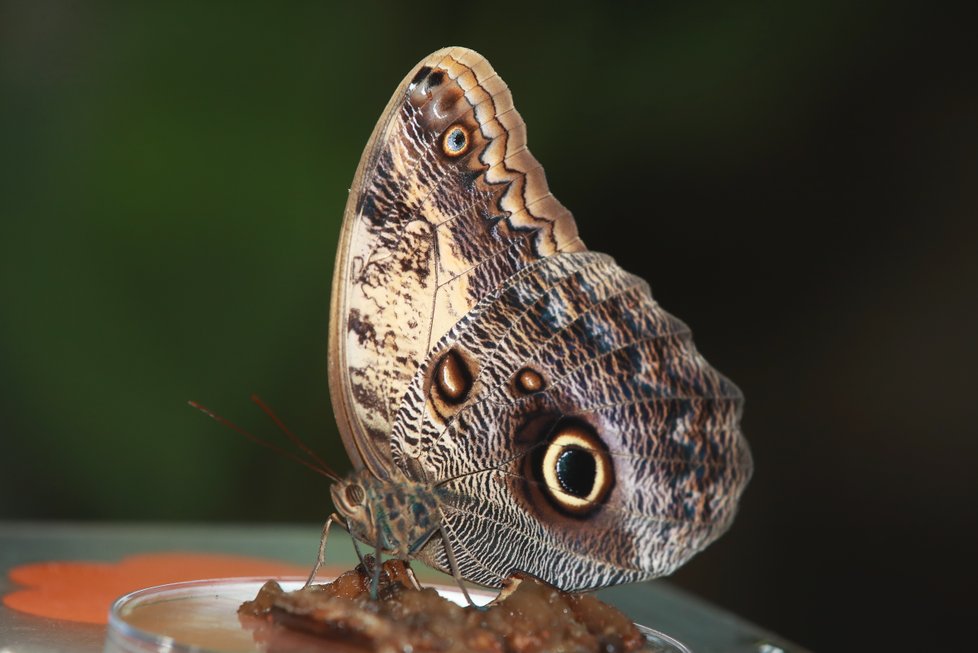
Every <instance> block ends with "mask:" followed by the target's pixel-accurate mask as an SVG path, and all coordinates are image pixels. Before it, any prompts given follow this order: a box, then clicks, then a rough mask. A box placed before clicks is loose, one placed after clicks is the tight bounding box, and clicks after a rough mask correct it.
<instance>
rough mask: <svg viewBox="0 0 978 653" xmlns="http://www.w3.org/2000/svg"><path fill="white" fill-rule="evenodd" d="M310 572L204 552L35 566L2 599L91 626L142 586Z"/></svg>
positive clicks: (21, 570) (19, 571)
mask: <svg viewBox="0 0 978 653" xmlns="http://www.w3.org/2000/svg"><path fill="white" fill-rule="evenodd" d="M307 573H309V568H308V567H304V566H299V565H294V564H289V563H285V562H279V561H276V560H267V559H264V558H252V557H248V556H237V555H222V554H208V553H147V554H142V555H135V556H130V557H127V558H123V559H122V560H120V561H119V562H58V561H52V562H37V563H32V564H27V565H21V566H19V567H14V568H13V569H11V570H10V580H12V581H13V582H15V583H17V584H18V585H24V586H25V589H20V590H16V591H13V592H11V593H9V594H7V595H6V596H4V597H3V603H4V605H6V606H7V607H8V608H11V609H13V610H18V611H20V612H26V613H28V614H32V615H36V616H39V617H49V618H51V619H63V620H65V621H76V622H81V623H90V624H104V623H106V621H107V617H108V612H109V607H110V606H111V605H112V602H113V601H114V600H115V599H117V598H119V597H120V596H122V595H123V594H128V593H129V592H133V591H135V590H138V589H142V588H144V587H151V586H153V585H162V584H164V583H177V582H181V581H190V580H200V579H205V578H229V577H240V576H260V577H264V576H267V577H269V578H272V577H280V576H304V575H306V574H307Z"/></svg>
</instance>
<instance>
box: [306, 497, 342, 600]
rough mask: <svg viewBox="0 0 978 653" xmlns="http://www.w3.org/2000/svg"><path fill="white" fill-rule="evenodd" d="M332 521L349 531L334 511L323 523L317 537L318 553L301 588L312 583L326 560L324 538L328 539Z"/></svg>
mask: <svg viewBox="0 0 978 653" xmlns="http://www.w3.org/2000/svg"><path fill="white" fill-rule="evenodd" d="M334 521H335V522H336V523H337V524H339V525H340V526H342V527H343V528H344V529H346V530H347V532H349V529H348V528H346V524H345V522H344V521H343V518H342V517H340V516H339V515H337V514H336V513H335V512H334V513H333V514H332V515H330V516H329V518H328V519H327V520H326V523H325V524H324V525H323V534H322V535H321V536H320V537H319V555H318V556H317V557H316V564H315V565H313V568H312V571H311V572H309V578H307V579H306V584H305V585H303V586H302V587H303V588H306V587H309V586H310V585H312V581H314V580H316V574H318V573H319V569H320V567H322V566H323V563H324V562H325V561H326V540H327V539H329V527H330V526H332V525H333V522H334Z"/></svg>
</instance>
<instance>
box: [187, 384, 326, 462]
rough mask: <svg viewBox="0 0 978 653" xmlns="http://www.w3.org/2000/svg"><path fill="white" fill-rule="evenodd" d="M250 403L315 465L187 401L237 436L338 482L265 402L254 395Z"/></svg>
mask: <svg viewBox="0 0 978 653" xmlns="http://www.w3.org/2000/svg"><path fill="white" fill-rule="evenodd" d="M251 401H253V402H254V403H255V404H257V405H258V407H259V408H261V409H262V411H263V412H264V413H265V414H266V415H268V416H269V417H271V418H272V421H273V422H275V424H276V426H278V427H279V428H280V429H281V430H282V432H283V433H285V436H286V437H287V438H288V439H289V441H290V442H292V443H293V444H294V445H296V446H297V447H299V449H300V450H301V451H302V452H303V453H304V454H306V455H307V456H309V457H310V458H312V460H313V462H314V463H315V464H313V463H311V462H309V461H308V460H306V459H305V458H301V457H299V456H297V455H295V454H294V453H292V452H291V451H286V450H285V449H283V448H282V447H280V446H278V445H276V444H273V443H271V442H269V441H268V440H264V439H262V438H260V437H258V436H257V435H255V434H253V433H251V432H250V431H246V430H245V429H243V428H241V427H240V426H238V425H237V424H235V423H234V422H232V421H231V420H229V419H227V418H226V417H223V416H221V415H218V414H217V413H215V412H214V411H212V410H211V409H209V408H207V407H205V406H202V405H201V404H199V403H197V402H196V401H188V402H187V403H188V404H190V405H191V406H192V407H194V408H196V409H197V410H199V411H200V412H202V413H204V414H205V415H207V416H208V417H210V418H211V419H213V420H214V421H215V422H218V423H220V424H223V425H224V426H227V427H228V428H230V429H232V430H234V431H237V432H238V433H239V434H241V435H243V436H244V437H246V438H247V439H249V440H251V441H252V442H254V443H255V444H257V445H259V446H262V447H265V448H266V449H271V450H272V451H274V452H275V453H277V454H279V455H282V456H285V457H286V458H288V459H289V460H292V461H293V462H297V463H299V464H300V465H303V466H304V467H308V468H309V469H311V470H312V471H314V472H316V473H317V474H319V475H320V476H325V477H326V478H328V479H330V480H333V481H339V480H340V476H339V474H337V473H336V472H334V471H333V470H332V468H330V466H329V465H327V464H326V462H325V461H323V459H322V458H320V457H319V456H318V455H317V454H316V452H314V451H313V450H312V449H310V448H309V446H308V445H307V444H306V443H305V442H303V441H302V440H301V439H300V438H299V437H298V436H297V435H295V434H294V433H292V431H290V430H289V429H288V427H286V426H285V424H284V423H283V422H282V420H280V419H279V418H278V416H277V415H276V414H275V413H274V412H273V411H272V409H271V408H269V407H268V405H267V404H265V402H263V401H262V400H261V398H260V397H259V396H258V395H256V394H254V395H251Z"/></svg>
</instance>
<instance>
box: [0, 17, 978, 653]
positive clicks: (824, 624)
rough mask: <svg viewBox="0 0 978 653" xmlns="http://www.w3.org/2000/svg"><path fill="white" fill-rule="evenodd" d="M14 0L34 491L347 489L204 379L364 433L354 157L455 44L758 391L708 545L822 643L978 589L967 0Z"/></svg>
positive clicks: (136, 512) (849, 644) (977, 260)
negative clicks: (507, 90)
mask: <svg viewBox="0 0 978 653" xmlns="http://www.w3.org/2000/svg"><path fill="white" fill-rule="evenodd" d="M0 7H2V9H0V211H2V213H0V217H2V231H0V434H2V444H3V448H2V452H0V518H7V519H10V518H18V519H24V518H26V519H73V520H113V521H116V520H174V521H207V522H213V521H255V522H258V521H283V522H284V521H289V522H292V521H301V522H313V521H317V520H321V519H323V518H324V517H325V515H326V514H327V513H328V511H329V510H330V508H329V505H328V499H327V497H328V487H327V482H326V481H325V480H324V479H321V478H318V477H316V476H314V475H312V474H310V473H308V472H307V471H306V470H304V469H303V468H301V467H299V466H297V465H296V464H294V463H292V462H290V461H288V460H285V459H282V458H280V457H277V456H274V455H271V454H269V453H268V452H266V451H265V450H262V449H259V448H258V447H255V446H253V445H251V444H249V443H247V442H245V441H244V440H243V439H242V438H240V437H239V436H237V435H235V434H234V433H233V432H232V431H230V430H228V429H225V428H222V427H220V426H218V425H216V424H215V423H213V422H212V421H210V420H208V419H207V418H206V417H204V416H202V415H201V414H200V413H198V412H196V411H194V410H192V409H190V408H189V407H187V405H186V401H187V400H188V399H197V400H199V401H201V402H202V403H204V404H206V405H208V406H210V407H212V408H215V409H217V410H219V411H220V412H222V413H224V414H226V415H227V416H228V417H230V418H232V419H234V420H236V421H238V422H240V423H241V424H243V425H245V426H247V427H249V428H251V429H254V430H255V431H257V432H259V433H261V434H263V435H266V436H270V437H276V432H275V429H274V427H273V425H272V424H271V423H270V422H269V420H268V419H266V418H265V417H264V416H263V415H262V414H260V412H259V411H258V410H257V409H255V408H254V407H253V406H251V405H250V404H249V403H248V397H249V394H250V393H251V392H258V393H259V394H261V395H262V396H263V397H264V398H265V399H266V401H268V403H270V404H271V405H272V406H273V407H275V408H276V410H277V411H278V412H279V413H280V414H281V415H282V416H283V418H284V419H285V421H286V422H287V423H288V424H289V425H291V426H292V427H293V429H294V430H295V431H297V432H298V433H300V434H302V435H303V436H304V437H305V438H306V439H307V440H308V441H309V442H310V443H311V444H312V445H313V446H314V447H315V448H316V449H317V450H319V451H320V452H322V453H323V455H324V456H325V457H327V458H328V459H329V460H331V461H335V463H336V466H337V467H339V468H342V469H346V466H347V463H346V461H345V454H344V453H343V451H342V448H341V446H340V445H339V442H338V438H337V434H336V428H335V426H334V423H333V418H332V414H331V410H330V405H329V401H328V394H327V387H326V373H325V368H326V330H327V312H328V301H329V285H330V277H331V274H332V265H333V254H334V249H335V244H336V237H337V233H338V230H339V225H340V219H341V216H342V210H343V206H344V203H345V200H346V190H347V188H348V185H349V183H350V180H351V179H352V176H353V172H354V169H355V167H356V165H357V161H358V158H359V156H360V152H361V150H362V148H363V145H364V143H365V142H366V139H367V137H368V135H369V133H370V130H371V128H372V126H373V124H374V121H375V120H376V119H377V117H378V116H379V114H380V111H381V109H382V108H383V107H384V104H385V103H386V101H387V99H388V97H389V96H390V94H391V93H392V92H393V90H394V86H395V84H396V83H397V82H398V81H399V80H400V79H401V77H402V76H403V75H404V74H405V73H406V72H407V71H408V70H409V69H410V68H411V67H412V66H413V65H414V64H415V63H416V61H417V60H418V59H420V58H421V57H422V56H424V55H425V54H427V53H428V52H430V51H432V50H435V49H437V48H439V47H441V46H444V45H454V44H458V45H467V46H469V47H473V48H475V49H477V50H479V51H481V52H482V53H483V54H485V55H486V56H488V57H489V59H490V60H491V61H492V63H493V64H494V66H495V68H496V69H497V70H498V71H499V73H500V74H501V75H502V76H503V77H504V78H505V79H506V80H507V81H508V83H509V85H510V87H511V88H512V89H513V93H514V96H515V98H516V101H517V105H518V106H519V109H520V111H521V112H522V114H523V116H524V118H525V120H526V122H527V124H528V125H529V134H530V144H531V147H532V149H533V151H534V153H535V154H536V156H537V157H538V158H539V159H540V160H541V161H542V162H543V163H544V165H545V166H546V167H547V171H548V177H549V179H550V182H551V187H552V188H553V189H554V192H555V194H556V195H558V196H559V197H560V198H561V200H562V201H563V202H564V203H565V204H566V205H567V206H568V207H569V208H571V210H573V211H574V212H575V214H576V216H577V218H578V222H579V225H580V231H581V233H582V235H583V237H584V239H585V241H586V242H587V243H588V244H589V245H590V246H591V247H592V248H593V249H598V250H603V251H607V252H610V253H612V254H613V255H614V256H615V257H616V258H617V259H618V260H619V262H620V263H622V265H623V266H624V267H625V268H626V269H629V270H631V271H634V272H636V273H638V274H640V275H642V276H644V277H646V278H647V279H649V280H650V282H651V284H652V288H653V291H654V293H655V295H656V297H657V298H658V299H659V301H660V302H661V303H662V304H663V305H664V306H665V307H666V308H667V309H669V310H670V311H672V312H674V313H676V314H677V315H679V316H680V317H682V318H683V319H684V320H685V321H686V322H688V323H689V324H690V325H691V326H692V327H693V330H694V332H695V333H696V335H697V343H698V344H699V347H700V349H701V350H702V351H703V352H704V354H705V355H706V356H707V357H708V358H709V359H710V361H711V362H713V363H714V364H715V365H716V366H717V367H718V368H719V369H721V370H722V371H724V372H725V373H727V374H728V375H729V376H730V377H731V378H732V379H734V380H735V381H736V382H737V383H738V384H739V385H740V386H741V387H742V388H743V390H744V392H745V394H746V396H747V411H746V416H745V420H744V428H745V431H746V433H747V436H748V439H749V440H750V442H751V445H752V447H753V451H754V456H755V460H756V468H757V469H756V474H755V478H754V480H753V482H752V484H751V486H750V487H749V488H748V492H747V494H746V495H745V498H744V502H743V506H742V511H741V516H740V517H739V519H738V521H737V523H735V525H734V528H733V529H732V530H731V532H730V533H729V535H727V536H726V537H724V538H723V539H721V540H720V541H719V542H718V543H717V544H716V545H714V546H713V547H712V548H710V549H709V550H708V551H706V552H705V553H703V554H702V555H700V556H699V557H697V558H696V559H695V560H694V561H693V562H691V563H690V564H689V565H688V566H687V567H686V568H685V569H683V570H682V571H681V572H680V573H679V574H677V576H676V577H675V581H676V582H678V583H679V584H681V585H683V586H685V587H687V588H689V589H691V590H693V591H695V592H697V593H699V594H701V595H703V596H705V597H708V598H710V599H712V600H715V601H717V602H719V603H721V604H722V605H724V606H726V607H728V608H730V609H731V610H733V611H735V612H737V613H739V614H742V615H744V616H746V617H749V618H751V619H753V620H755V621H757V622H759V623H761V624H762V625H764V626H767V627H769V628H772V629H774V630H777V631H779V632H781V633H783V634H784V635H786V636H788V637H790V638H793V639H796V640H798V641H800V642H801V643H804V644H807V645H810V646H812V647H817V648H821V649H825V650H845V649H849V648H854V647H855V645H856V644H857V643H862V644H864V645H867V646H868V648H869V649H870V650H881V649H882V648H883V646H884V644H886V643H898V645H899V646H900V648H903V646H909V645H910V644H913V643H919V642H922V641H924V639H925V638H926V637H927V636H928V634H929V633H931V634H933V633H936V634H937V637H938V638H945V639H947V640H950V639H951V638H953V632H954V628H955V624H958V625H961V623H967V621H959V620H965V619H967V617H966V615H970V614H971V611H970V610H969V611H968V612H966V608H968V607H970V608H973V607H974V605H975V603H974V598H973V596H974V595H973V593H972V594H970V595H967V594H959V592H963V590H965V589H966V588H969V587H970V585H969V583H970V581H971V579H972V577H971V576H970V572H971V569H972V567H971V563H970V562H966V558H971V557H973V556H974V551H975V544H976V539H978V538H976V528H978V527H976V521H978V520H976V514H975V513H976V506H978V483H976V480H975V479H976V474H975V461H976V455H975V454H976V448H978V444H976V442H978V428H976V419H978V408H976V406H978V400H976V398H975V394H976V393H975V390H976V385H978V384H976V380H975V376H974V373H975V369H976V364H978V355H976V351H978V347H976V344H975V339H976V334H978V283H976V281H978V257H976V254H978V225H976V217H978V156H976V155H978V84H976V73H975V70H976V68H975V65H974V56H975V54H974V53H975V48H974V44H973V38H974V34H973V25H974V21H973V20H971V16H968V15H965V14H964V13H963V12H955V11H952V10H951V9H949V8H948V6H945V8H944V9H941V10H938V9H924V8H923V6H921V7H918V8H914V7H912V6H906V5H900V6H899V8H897V7H896V6H895V5H892V4H891V3H883V2H876V3H874V2H868V3H858V5H856V4H854V3H849V2H809V3H800V4H799V3H778V2H712V3H705V4H698V5H697V6H696V7H695V8H693V7H688V6H686V5H685V4H683V3H647V4H642V5H627V6H625V5H613V3H607V4H601V5H599V4H580V3H564V4H562V5H560V6H555V7H549V8H548V7H542V6H541V7H537V6H535V5H532V4H529V3H517V4H500V3H453V4H434V3H430V4H424V5H422V4H419V3H399V4H396V3H388V4H379V3H374V2H360V3H355V4H351V5H347V6H344V7H342V8H336V7H330V6H328V5H327V4H326V3H321V2H283V3H267V4H250V3H249V4H245V3H241V2H228V3H211V2H167V3H155V4H153V3H124V2H119V3H114V4H106V3H94V2H69V1H62V2H46V1H31V0H25V1H24V2H12V3H11V2H3V3H2V4H0ZM969 40H970V41H971V42H969ZM313 547H315V543H314V542H310V551H312V549H313ZM966 596H970V597H971V598H970V599H966V598H964V597H966ZM907 627H909V631H908V630H904V628H907ZM840 638H845V639H844V642H845V643H840ZM932 648H934V647H932Z"/></svg>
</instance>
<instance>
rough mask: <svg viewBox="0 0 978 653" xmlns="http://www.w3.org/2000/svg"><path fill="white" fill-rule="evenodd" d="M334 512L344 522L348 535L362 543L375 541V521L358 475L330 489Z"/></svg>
mask: <svg viewBox="0 0 978 653" xmlns="http://www.w3.org/2000/svg"><path fill="white" fill-rule="evenodd" d="M330 493H331V494H332V497H333V505H334V506H336V511H337V512H338V513H339V514H340V515H342V516H343V518H344V519H345V520H346V524H347V528H348V529H349V531H350V534H351V535H353V536H354V537H356V538H357V539H359V540H362V541H364V542H374V541H376V539H377V536H376V532H377V528H376V523H377V522H376V520H375V519H374V518H373V514H372V510H371V502H370V501H369V500H368V494H367V489H366V488H365V487H364V484H363V483H362V482H361V480H360V478H359V476H358V475H353V476H350V477H348V478H345V479H343V480H341V481H337V482H336V483H334V484H333V485H332V487H331V488H330Z"/></svg>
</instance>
